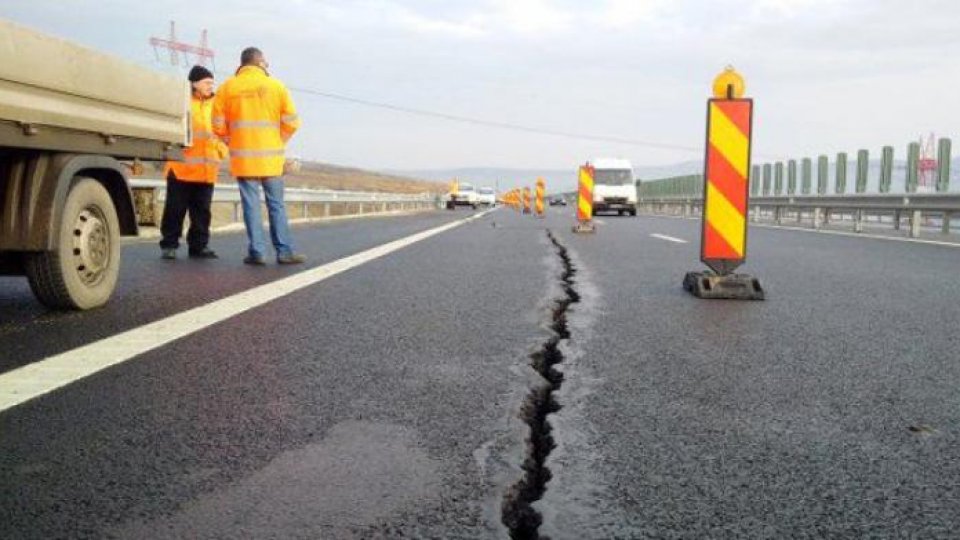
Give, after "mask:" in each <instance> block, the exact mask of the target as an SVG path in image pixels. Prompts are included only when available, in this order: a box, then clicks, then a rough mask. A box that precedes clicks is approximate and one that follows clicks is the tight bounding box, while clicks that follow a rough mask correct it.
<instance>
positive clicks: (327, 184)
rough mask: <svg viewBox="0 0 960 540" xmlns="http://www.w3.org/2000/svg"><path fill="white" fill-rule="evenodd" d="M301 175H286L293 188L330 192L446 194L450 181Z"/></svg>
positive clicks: (305, 170) (223, 173) (327, 171)
mask: <svg viewBox="0 0 960 540" xmlns="http://www.w3.org/2000/svg"><path fill="white" fill-rule="evenodd" d="M143 165H144V168H145V170H144V173H143V174H142V175H141V176H140V177H141V178H155V179H160V178H161V177H162V176H163V167H164V163H163V162H144V163H143ZM302 165H303V166H302V168H301V170H300V172H298V173H295V174H288V175H286V176H284V178H285V180H286V183H287V185H288V186H291V187H300V188H311V189H321V190H322V189H329V190H335V191H369V192H377V193H412V194H415V193H446V192H447V191H448V189H449V183H448V182H433V181H430V180H426V179H421V178H411V177H409V176H402V175H395V174H385V173H380V172H374V171H367V170H363V169H357V168H353V167H341V166H339V165H331V164H329V163H318V162H313V161H307V162H304V163H303V164H302ZM218 182H221V183H225V184H231V183H234V182H235V180H234V178H233V177H232V176H230V173H229V166H228V165H226V164H225V165H224V166H222V167H221V168H220V179H219V180H218Z"/></svg>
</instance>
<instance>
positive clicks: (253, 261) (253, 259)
mask: <svg viewBox="0 0 960 540" xmlns="http://www.w3.org/2000/svg"><path fill="white" fill-rule="evenodd" d="M243 264H249V265H253V266H263V265H265V264H267V261H265V260H263V257H257V256H255V255H247V256H246V257H244V258H243Z"/></svg>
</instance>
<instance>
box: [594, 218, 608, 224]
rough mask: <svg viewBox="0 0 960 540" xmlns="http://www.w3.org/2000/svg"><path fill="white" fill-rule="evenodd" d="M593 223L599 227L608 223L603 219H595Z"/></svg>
mask: <svg viewBox="0 0 960 540" xmlns="http://www.w3.org/2000/svg"><path fill="white" fill-rule="evenodd" d="M593 222H594V223H595V224H597V225H606V224H607V222H606V221H604V220H602V219H594V220H593Z"/></svg>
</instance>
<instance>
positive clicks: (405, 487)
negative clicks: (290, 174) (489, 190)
mask: <svg viewBox="0 0 960 540" xmlns="http://www.w3.org/2000/svg"><path fill="white" fill-rule="evenodd" d="M572 212H573V210H572V209H570V208H565V209H558V210H555V209H551V210H550V212H548V216H547V218H546V219H543V220H537V219H534V218H531V217H529V216H519V215H517V214H516V213H514V212H513V211H511V210H507V209H501V210H498V211H495V212H493V213H490V214H486V215H483V216H479V217H478V219H475V220H472V221H469V222H464V223H462V224H460V225H459V226H456V227H454V228H451V229H449V230H445V231H443V232H439V233H438V234H435V235H433V236H430V237H428V238H424V239H422V240H421V241H418V242H416V243H413V244H411V245H409V246H406V247H403V248H402V249H397V250H396V251H393V252H391V253H388V254H386V255H383V256H380V257H378V258H373V259H372V260H370V261H369V262H363V263H358V264H357V265H356V266H355V267H353V268H351V269H349V270H346V271H343V272H341V273H336V274H335V275H334V274H331V275H330V276H328V277H324V278H323V279H322V280H318V281H316V282H315V283H313V282H311V284H308V285H305V286H302V287H301V288H297V289H295V290H291V291H290V292H289V293H283V294H279V293H278V294H277V298H276V299H273V300H271V301H266V302H263V303H260V304H256V305H252V307H250V308H249V309H243V310H240V312H238V313H237V314H235V315H232V316H230V317H228V318H226V319H225V320H223V321H222V322H217V323H215V324H210V325H207V326H203V325H200V326H198V327H197V329H196V331H193V332H192V333H189V334H188V335H186V336H185V337H181V338H179V339H176V340H174V341H172V342H169V343H167V342H163V343H161V342H158V344H157V345H156V346H155V347H153V346H147V347H146V348H145V349H144V350H145V352H143V353H139V354H136V355H134V356H132V357H131V358H130V359H129V360H127V361H124V362H122V363H119V364H117V365H114V366H112V367H109V368H106V369H103V370H101V371H97V372H95V373H92V374H91V375H90V376H88V377H85V378H82V379H81V380H79V381H77V382H74V383H72V384H68V385H66V386H63V387H60V388H57V389H54V390H52V391H50V392H49V393H47V394H45V395H42V396H40V397H37V398H35V399H32V400H30V401H27V402H26V403H23V404H20V405H16V406H14V407H11V408H8V409H6V410H3V411H0V538H103V537H109V538H334V539H339V538H508V537H510V535H511V529H509V528H508V527H507V526H506V525H504V522H506V523H508V524H510V525H511V526H513V527H514V529H513V530H512V534H513V535H514V536H515V537H524V535H525V534H528V533H529V532H530V530H531V523H532V524H533V529H534V530H535V529H536V526H535V525H536V524H537V523H539V521H541V520H542V525H540V526H539V534H541V535H545V536H549V537H551V538H554V539H560V538H647V537H656V538H705V537H711V538H728V537H730V538H732V537H761V538H782V537H904V536H905V537H918V538H950V537H957V536H958V534H960V440H958V439H960V432H958V420H960V392H958V390H957V389H958V388H960V308H958V300H960V281H958V279H957V277H958V273H960V249H958V248H956V247H949V246H937V245H929V244H927V245H925V244H915V243H908V242H891V241H884V240H874V239H864V238H853V237H847V236H832V235H824V234H811V233H802V232H796V231H789V230H776V229H765V228H755V229H753V230H752V231H751V234H750V238H749V261H748V264H747V265H746V266H745V267H743V269H742V270H743V271H744V272H748V273H751V274H753V275H754V276H756V277H758V278H759V279H760V280H761V282H762V283H763V286H764V288H765V289H766V292H767V300H766V301H764V302H728V301H704V300H699V299H696V298H694V297H692V296H690V295H688V294H687V293H686V292H684V291H683V289H682V288H681V287H680V284H681V281H682V278H683V275H684V273H685V272H686V271H689V270H697V269H699V268H701V265H700V264H699V262H698V260H697V259H698V249H699V243H698V242H699V238H698V230H699V226H698V223H697V222H695V221H688V220H680V219H669V218H652V217H642V216H641V217H638V218H629V217H623V218H620V217H616V216H601V217H600V218H599V220H598V231H597V233H596V234H595V235H574V234H573V233H572V232H571V231H570V226H571V225H572ZM468 215H471V214H470V213H468V212H464V211H457V212H436V213H429V214H422V215H418V216H409V217H390V218H371V219H368V220H358V221H350V222H340V223H333V224H326V225H320V226H316V225H315V226H310V227H303V228H298V229H296V231H295V235H296V236H295V237H296V241H297V243H298V245H299V246H300V247H301V248H302V250H303V251H304V252H306V253H307V255H308V256H309V257H310V262H309V264H308V265H306V266H305V267H279V266H276V265H272V264H271V265H270V266H267V267H264V268H251V267H247V266H244V265H242V264H241V263H240V259H241V257H242V255H243V245H244V241H243V238H242V237H241V236H240V235H226V236H217V237H215V238H214V241H213V246H212V247H214V249H216V250H217V251H219V252H220V253H221V256H222V258H221V259H220V260H217V261H191V260H187V259H185V258H181V259H180V260H177V261H174V262H169V261H161V260H159V258H158V254H159V253H158V249H157V247H156V246H155V245H153V244H152V243H150V244H147V243H144V244H134V245H128V246H126V247H125V250H124V262H123V276H122V279H121V283H120V285H119V288H118V291H117V294H116V297H115V299H114V300H113V301H112V302H111V304H109V305H108V306H107V307H105V308H103V309H100V310H97V311H93V312H88V313H66V314H63V313H49V312H46V311H45V310H43V309H42V308H41V307H39V306H38V305H37V304H36V303H35V302H34V300H33V299H32V296H31V295H30V292H29V288H28V287H27V286H26V283H25V281H24V280H22V279H13V278H0V393H2V392H3V391H5V390H9V389H5V388H4V386H3V385H4V381H5V379H4V376H6V375H10V374H14V373H17V368H23V367H24V366H28V367H30V366H44V365H45V364H44V359H48V358H50V357H53V356H55V355H63V354H64V353H67V355H69V354H70V353H72V352H73V351H77V350H78V347H84V346H93V347H96V346H97V344H98V343H102V342H101V340H104V339H106V338H111V339H112V338H115V337H116V336H118V335H120V336H124V335H127V334H124V333H125V332H128V331H136V330H137V329H141V328H144V325H149V324H151V323H155V322H156V321H158V320H161V319H164V318H165V317H172V316H178V314H183V313H184V312H186V311H188V310H197V311H198V312H200V313H203V312H205V310H209V309H213V308H210V307H209V306H212V305H214V304H211V303H212V302H215V301H218V300H224V299H227V300H230V301H232V299H235V298H241V299H243V298H246V297H247V296H249V294H250V293H249V291H250V290H251V289H253V288H255V287H258V286H262V285H266V287H264V288H263V289H265V290H267V291H270V289H271V287H277V288H281V287H283V286H284V285H282V284H283V283H286V282H285V281H281V280H285V279H298V276H304V275H312V274H311V273H323V272H324V271H325V269H326V268H328V267H331V266H335V265H337V264H339V261H343V260H344V258H346V257H351V256H354V255H356V254H360V253H362V252H365V251H366V250H370V249H371V248H376V247H377V246H382V245H384V244H387V243H389V242H393V241H397V240H401V239H404V238H408V237H410V236H411V235H413V234H416V233H420V232H423V231H429V230H432V229H434V228H436V227H441V226H444V225H448V224H451V223H454V222H456V221H458V220H462V219H464V218H465V217H467V216H468ZM548 232H549V235H548ZM551 236H552V238H553V240H551ZM565 259H568V260H565ZM564 276H566V277H567V278H568V280H567V281H566V282H565V281H564V280H563V277H564ZM564 285H566V288H565V287H564ZM564 299H566V301H565V302H564V303H562V304H558V303H557V301H559V300H564ZM198 317H199V316H198ZM175 320H177V321H180V323H182V324H193V323H192V322H191V321H192V319H183V318H180V319H175ZM198 320H199V319H198ZM184 321H185V322H184ZM551 344H553V345H555V346H556V347H555V349H556V351H555V353H551V354H548V355H547V356H549V357H550V358H551V359H552V362H555V365H552V367H550V369H551V370H553V371H554V372H558V373H560V374H561V375H562V376H560V377H557V376H555V374H554V373H553V372H551V373H547V377H548V378H549V379H551V381H550V383H549V384H548V383H546V382H545V381H544V379H543V378H542V377H541V376H540V375H538V373H537V371H535V369H534V368H539V367H542V366H539V365H538V364H537V361H536V359H537V358H538V353H542V352H543V351H548V352H549V351H551V350H552V349H551V347H550V345H551ZM140 346H142V344H140ZM103 350H105V351H107V352H106V353H104V354H114V352H111V351H112V350H111V349H103ZM541 358H542V356H541ZM540 371H541V372H542V370H540ZM552 403H555V406H554V405H552ZM557 409H559V410H557ZM537 413H543V415H546V414H547V413H550V414H549V415H548V416H546V422H547V423H548V424H549V426H550V427H549V428H548V431H549V434H548V435H547V436H545V437H540V436H538V437H534V439H535V441H534V442H533V443H528V439H529V433H530V426H531V425H535V424H536V417H537V416H538V414H537ZM535 454H539V455H541V457H542V459H541V460H540V461H543V467H540V466H539V465H537V464H536V463H534V462H535V461H536V460H533V459H531V456H532V455H535ZM531 463H534V464H533V465H531ZM524 464H525V465H524ZM532 477H540V478H547V479H549V481H548V482H546V485H545V490H543V494H542V498H540V499H539V500H535V501H533V502H532V510H533V512H532V513H531V512H527V511H526V510H523V507H524V503H521V504H519V506H517V505H516V504H513V503H514V502H515V500H516V498H517V497H518V495H517V493H518V492H520V491H523V490H522V489H519V487H520V486H522V485H523V483H524V481H525V479H528V478H532ZM521 498H522V497H521ZM537 498H538V497H534V499H537ZM504 501H508V504H505V502H504ZM518 507H519V508H520V509H521V510H520V511H519V512H518V511H517V508H518ZM505 511H506V514H507V515H505ZM520 514H522V515H523V516H527V517H528V518H529V516H530V515H533V516H534V518H533V521H532V522H531V521H530V520H529V519H528V520H527V521H525V522H523V523H521V525H519V526H518V520H519V521H523V520H521V519H520V517H519V516H520ZM539 516H542V517H539ZM528 537H529V536H528Z"/></svg>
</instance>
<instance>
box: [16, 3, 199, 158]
mask: <svg viewBox="0 0 960 540" xmlns="http://www.w3.org/2000/svg"><path fill="white" fill-rule="evenodd" d="M0 58H3V59H4V60H3V62H0V123H2V124H3V125H2V126H0V145H2V146H13V147H24V148H48V147H49V146H50V145H53V146H55V147H53V148H48V149H51V150H60V151H82V152H93V151H96V152H97V153H103V154H112V155H116V156H118V157H143V158H145V159H162V158H164V157H166V153H165V151H164V150H163V149H166V150H167V151H169V150H171V149H174V148H177V149H178V148H179V146H180V145H187V144H189V142H190V141H189V133H188V126H189V122H188V116H187V115H188V112H187V111H188V110H189V107H188V103H189V85H188V83H187V82H186V80H184V79H181V78H178V77H174V76H171V75H166V74H163V73H159V72H156V71H153V70H150V69H147V68H144V67H141V66H138V65H136V64H134V63H131V62H128V61H125V60H122V59H119V58H116V57H113V56H111V55H108V54H104V53H101V52H98V51H94V50H92V49H87V48H85V47H81V46H78V45H75V44H73V43H69V42H67V41H64V40H62V39H59V38H56V37H52V36H48V35H45V34H42V33H40V32H36V31H34V30H30V29H27V28H24V27H21V26H18V25H16V24H13V23H11V22H9V21H4V20H0ZM84 134H85V135H86V137H84V136H83V135H84ZM91 135H92V136H93V137H92V138H91ZM135 141H136V142H137V143H138V144H133V143H134V142H135ZM147 143H152V144H147ZM98 144H99V148H98Z"/></svg>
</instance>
